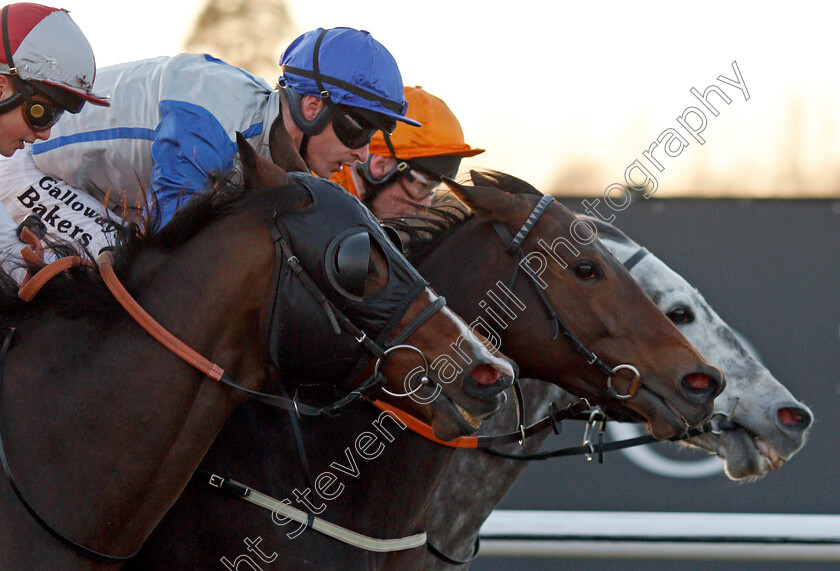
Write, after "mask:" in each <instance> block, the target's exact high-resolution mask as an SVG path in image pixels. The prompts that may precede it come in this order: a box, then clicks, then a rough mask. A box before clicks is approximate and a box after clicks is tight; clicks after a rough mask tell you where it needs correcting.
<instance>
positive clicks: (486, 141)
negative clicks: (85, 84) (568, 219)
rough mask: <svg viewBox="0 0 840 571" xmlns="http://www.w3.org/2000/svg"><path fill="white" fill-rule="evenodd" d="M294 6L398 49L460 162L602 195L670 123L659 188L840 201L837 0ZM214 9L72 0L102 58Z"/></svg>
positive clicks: (162, 40) (148, 52)
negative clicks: (460, 139)
mask: <svg viewBox="0 0 840 571" xmlns="http://www.w3.org/2000/svg"><path fill="white" fill-rule="evenodd" d="M288 3H289V4H290V6H291V8H292V9H293V12H294V17H295V21H296V23H297V26H298V29H299V30H300V31H301V32H302V31H305V30H309V29H312V28H316V27H319V26H323V27H332V26H352V27H356V28H362V29H367V30H369V31H370V32H371V33H372V34H373V35H374V37H376V38H377V39H378V40H379V41H381V42H382V43H383V44H384V45H385V46H386V47H387V48H388V49H389V50H390V51H391V52H392V53H393V54H394V56H395V57H396V59H397V61H398V62H399V64H400V68H401V70H402V74H403V80H404V82H405V83H406V84H408V85H422V86H423V87H424V88H426V89H427V90H428V91H429V92H431V93H434V94H435V95H438V96H439V97H441V98H442V99H444V100H445V101H446V102H447V103H448V104H449V106H450V108H451V109H452V110H453V111H454V112H455V114H456V115H457V116H458V117H459V119H460V121H461V124H462V126H463V128H464V132H465V135H466V139H467V142H468V143H469V144H471V145H473V146H478V147H484V148H486V149H488V151H487V152H486V153H484V154H483V155H479V156H477V157H475V158H472V159H467V160H465V161H464V163H463V166H464V167H466V168H468V167H490V168H497V169H499V170H504V171H508V172H510V173H511V174H514V175H517V176H520V177H522V178H524V179H526V180H528V181H529V182H531V183H532V184H534V185H535V186H537V187H539V188H541V189H542V190H545V191H551V192H555V191H563V190H566V191H573V190H577V191H587V192H589V193H593V194H599V193H600V192H602V191H603V189H604V188H605V187H606V186H608V185H609V184H611V183H614V182H622V181H623V177H624V171H625V169H626V167H627V166H628V165H630V164H631V163H632V162H633V161H634V160H636V159H639V160H642V162H643V164H646V165H647V166H649V167H650V168H652V167H651V166H650V164H649V163H645V162H644V159H643V156H642V152H643V151H645V150H647V149H648V148H649V147H650V146H651V144H652V143H653V142H654V141H655V140H656V139H657V137H659V136H660V134H661V133H662V132H663V131H665V130H666V129H669V128H673V129H675V130H676V131H677V132H680V133H681V134H682V135H683V136H684V137H685V138H686V140H687V141H688V142H689V145H688V146H686V147H685V148H684V149H682V152H681V154H679V156H676V157H668V156H665V155H660V156H661V159H662V160H661V165H662V166H663V167H664V171H663V172H661V173H658V172H657V173H656V176H657V181H658V183H659V191H658V192H660V193H661V195H663V196H664V195H676V194H686V193H688V192H689V191H693V190H696V189H698V188H704V189H707V190H711V191H712V192H713V193H717V194H726V193H734V194H742V195H743V194H746V195H749V194H756V193H759V192H761V191H762V190H764V189H773V190H777V191H782V192H784V193H787V194H789V195H794V196H797V195H798V196H802V195H806V194H809V193H815V192H820V193H827V192H831V191H834V192H835V194H840V192H837V191H840V117H838V113H837V112H836V111H835V107H836V105H837V101H838V96H840V77H838V71H837V69H838V65H837V63H836V54H837V53H838V51H840V50H838V47H837V42H836V39H835V38H836V34H837V31H836V25H837V24H836V22H837V18H836V17H835V16H836V14H835V11H834V10H833V9H832V8H830V7H826V6H833V5H831V4H828V3H820V2H808V1H800V2H797V3H796V4H795V5H792V4H791V3H789V2H786V3H784V4H782V3H781V2H732V1H715V0H713V1H709V2H704V3H702V4H696V3H692V4H688V3H675V2H664V1H663V2H644V3H629V2H619V1H607V2H591V3H586V2H575V3H563V2H536V1H530V0H519V1H515V2H510V1H508V2H500V1H491V0H483V1H476V0H448V1H443V0H424V1H423V2H415V3H412V4H403V3H400V4H399V7H398V8H395V6H397V4H396V3H394V2H393V0H375V1H355V2H348V1H346V0H343V1H341V2H339V1H337V0H318V1H310V0H305V1H296V0H289V2H288ZM202 4H203V0H178V1H173V0H169V1H167V2H162V1H161V0H145V1H144V2H135V3H126V4H117V3H114V2H104V1H101V0H66V1H65V2H63V4H62V5H63V6H64V7H66V8H68V9H70V10H71V14H72V16H73V18H74V19H75V20H76V22H77V23H78V24H79V26H80V27H81V28H82V30H83V31H84V32H85V34H86V35H87V36H88V38H89V39H90V41H91V44H92V45H93V48H94V51H95V53H96V56H97V61H98V63H99V64H100V65H108V64H111V63H117V62H120V61H127V60H131V59H139V58H143V57H151V56H154V55H164V54H174V53H177V52H178V51H180V50H181V49H182V47H181V46H182V43H183V40H184V38H185V36H186V34H187V33H188V32H189V30H190V28H191V26H192V24H193V18H194V17H195V14H196V13H197V10H198V9H199V8H200V6H201V5H202ZM794 6H795V7H794ZM277 56H278V57H279V53H278V54H277ZM733 61H737V62H738V67H739V69H740V71H741V74H742V76H743V80H744V83H745V84H746V87H747V89H748V90H749V94H750V99H749V100H748V101H747V100H745V99H744V96H743V94H742V92H741V91H739V90H738V89H736V88H734V87H731V86H727V85H725V84H723V83H721V82H720V81H717V77H718V76H720V75H723V76H725V77H728V78H731V79H735V77H736V76H735V74H734V72H733V69H732V62H733ZM267 79H268V80H269V81H270V82H273V81H274V80H275V79H276V78H275V77H269V78H267ZM712 84H716V85H718V86H719V87H722V88H723V91H724V92H725V93H726V94H727V95H728V96H729V97H730V98H731V99H732V103H731V104H730V105H728V106H727V105H724V104H720V106H719V110H720V115H719V116H718V117H713V116H711V114H709V113H706V115H707V120H708V123H707V126H706V129H705V131H704V132H703V133H702V137H703V138H704V139H705V141H706V142H705V144H704V145H700V144H699V143H698V142H696V141H695V140H694V139H692V138H690V137H689V135H688V134H687V133H686V132H685V131H681V130H680V129H681V128H680V127H679V125H678V123H677V120H676V118H677V117H678V116H679V115H680V114H682V113H683V111H684V110H685V109H686V108H687V107H689V106H698V105H699V103H698V102H697V100H696V99H695V98H694V97H693V96H692V95H691V93H690V92H689V89H690V88H692V87H695V88H697V89H699V90H700V91H704V90H705V89H706V87H708V86H709V85H712ZM715 101H717V100H716V99H715ZM689 121H691V119H689ZM657 152H659V153H661V152H662V149H661V148H660V149H659V151H654V156H656V153H657Z"/></svg>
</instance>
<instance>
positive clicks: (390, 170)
mask: <svg viewBox="0 0 840 571" xmlns="http://www.w3.org/2000/svg"><path fill="white" fill-rule="evenodd" d="M405 98H406V100H407V101H408V103H409V115H410V117H411V118H412V119H416V120H417V121H419V122H420V123H422V127H420V128H419V129H408V128H404V127H402V126H400V127H397V128H396V130H395V131H394V133H393V134H392V135H390V136H388V135H383V134H379V133H378V134H377V135H376V136H375V137H374V138H373V140H372V141H371V142H370V156H369V157H368V158H367V160H365V161H360V162H359V163H356V164H355V165H353V166H352V167H344V168H343V169H342V171H341V172H339V173H338V174H336V175H335V176H334V177H333V179H332V180H333V181H334V182H337V183H338V184H340V185H341V186H343V187H344V188H345V189H347V190H348V191H349V192H350V193H352V194H355V195H356V196H358V197H359V198H360V199H361V200H362V202H364V203H365V205H366V206H367V207H368V208H370V210H371V211H372V212H373V214H374V215H375V216H376V217H377V218H380V219H383V218H392V217H397V216H404V215H406V214H412V213H414V212H416V211H417V210H418V207H423V206H429V205H430V204H431V201H432V196H433V195H434V193H435V191H436V189H437V187H438V185H439V184H440V176H441V175H445V176H448V177H449V178H455V176H456V175H457V173H458V167H459V166H460V164H461V159H462V158H463V157H472V156H475V155H477V154H479V153H483V152H484V149H475V148H472V147H470V146H469V145H467V144H466V143H465V142H464V132H463V131H462V130H461V124H460V123H459V122H458V119H457V118H456V117H455V115H454V114H453V113H452V111H450V110H449V107H447V105H446V103H444V102H443V101H441V100H440V99H438V98H437V97H435V96H434V95H431V94H429V93H427V92H426V91H424V90H423V89H421V88H419V87H406V88H405Z"/></svg>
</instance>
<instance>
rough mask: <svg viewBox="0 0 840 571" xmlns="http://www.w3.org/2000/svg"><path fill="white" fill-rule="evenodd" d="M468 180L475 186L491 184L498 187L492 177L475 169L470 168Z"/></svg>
mask: <svg viewBox="0 0 840 571" xmlns="http://www.w3.org/2000/svg"><path fill="white" fill-rule="evenodd" d="M470 180H471V181H472V183H473V184H474V185H475V186H492V187H493V188H498V186H497V185H496V184H495V181H494V180H493V179H492V178H490V177H489V176H487V175H485V174H484V173H483V172H480V171H477V170H470Z"/></svg>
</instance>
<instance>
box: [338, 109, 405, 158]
mask: <svg viewBox="0 0 840 571" xmlns="http://www.w3.org/2000/svg"><path fill="white" fill-rule="evenodd" d="M331 107H332V116H333V130H334V131H335V134H336V136H337V137H338V140H339V141H341V144H343V145H344V146H346V147H348V148H350V149H360V148H362V147H364V146H365V145H367V144H368V143H370V141H371V139H373V136H374V135H375V134H376V132H377V131H380V130H382V131H384V132H386V133H389V134H390V133H392V132H393V130H394V129H395V128H396V126H397V123H396V121H394V120H388V121H382V120H380V121H376V120H374V118H373V117H372V116H370V114H369V113H365V111H364V110H361V109H355V108H349V107H344V106H341V105H332V106H331Z"/></svg>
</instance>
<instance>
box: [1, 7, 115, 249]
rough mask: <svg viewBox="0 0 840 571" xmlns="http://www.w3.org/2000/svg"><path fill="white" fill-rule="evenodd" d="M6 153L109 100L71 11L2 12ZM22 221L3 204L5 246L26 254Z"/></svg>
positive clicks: (3, 141)
mask: <svg viewBox="0 0 840 571" xmlns="http://www.w3.org/2000/svg"><path fill="white" fill-rule="evenodd" d="M0 34H1V35H2V46H0V155H3V156H4V157H10V156H12V155H13V154H14V153H15V152H16V151H17V150H19V149H22V148H23V147H24V143H33V142H35V141H39V140H40V141H45V140H47V139H49V137H50V131H51V128H52V127H53V126H54V125H55V123H56V121H58V120H59V119H60V118H61V116H62V114H63V113H64V112H65V111H67V112H69V113H79V111H81V110H82V108H83V107H84V104H85V103H86V102H90V103H93V104H94V105H99V106H102V107H107V106H108V101H107V100H106V99H103V98H102V97H99V96H97V95H95V94H94V93H93V81H94V78H95V76H96V63H95V61H94V57H93V50H91V47H90V44H89V43H88V41H87V38H85V36H84V34H83V33H82V31H81V30H80V29H79V27H78V26H77V25H76V24H75V22H73V20H72V19H71V18H70V15H69V14H68V13H67V11H66V10H61V9H58V8H51V7H49V6H42V5H41V4H30V3H17V4H10V5H8V6H4V7H3V8H2V9H0ZM16 229H17V222H15V221H14V220H13V219H12V216H11V215H10V213H9V212H8V211H7V209H6V208H3V207H2V206H0V248H1V249H2V252H0V253H2V255H3V256H4V257H8V256H10V255H11V256H14V255H17V254H18V253H19V252H20V249H21V248H22V247H23V244H22V243H21V242H19V241H18V239H17V232H16Z"/></svg>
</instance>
